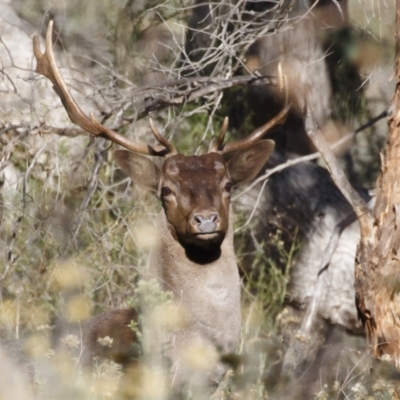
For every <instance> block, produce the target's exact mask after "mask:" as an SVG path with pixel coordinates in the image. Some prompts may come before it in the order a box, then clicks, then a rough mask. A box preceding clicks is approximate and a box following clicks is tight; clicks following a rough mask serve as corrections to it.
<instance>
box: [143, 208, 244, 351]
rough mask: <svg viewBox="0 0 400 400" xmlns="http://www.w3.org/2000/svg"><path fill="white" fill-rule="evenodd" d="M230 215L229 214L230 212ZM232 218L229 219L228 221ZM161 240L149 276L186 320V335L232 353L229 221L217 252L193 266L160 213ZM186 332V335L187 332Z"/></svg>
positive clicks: (236, 324) (236, 312) (234, 284)
mask: <svg viewBox="0 0 400 400" xmlns="http://www.w3.org/2000/svg"><path fill="white" fill-rule="evenodd" d="M230 215H232V213H231V212H230ZM230 218H232V217H230ZM158 221H159V226H158V228H159V232H160V233H161V238H160V240H159V245H158V248H157V249H156V251H154V253H153V254H152V257H151V262H150V264H151V269H150V272H151V274H152V275H153V274H154V275H155V276H156V278H157V279H158V280H159V282H160V283H161V285H162V287H163V288H164V290H169V291H172V292H173V294H174V298H175V300H176V302H177V304H179V306H180V307H182V308H183V310H184V312H185V313H186V314H187V316H188V318H189V323H188V330H187V331H186V333H187V334H189V335H197V336H199V337H201V338H205V339H207V340H210V341H212V342H213V344H214V345H216V346H217V347H218V348H220V349H221V350H222V351H223V352H233V351H234V350H235V347H236V344H237V340H238V338H239V331H240V279H239V274H238V268H237V264H236V258H235V253H234V247H233V228H232V221H230V223H229V228H228V231H227V233H226V236H225V239H224V241H223V243H222V245H221V247H220V249H219V256H218V257H217V254H216V253H215V251H216V250H215V249H211V252H212V253H213V254H210V255H209V259H210V262H203V261H204V260H206V259H207V257H208V255H207V251H209V250H207V248H204V249H203V251H204V254H205V255H204V259H203V260H202V261H201V263H197V262H196V261H194V260H193V258H192V257H190V255H189V257H188V254H187V251H186V250H185V249H184V248H183V247H182V245H181V244H180V243H179V242H178V241H177V240H176V239H175V238H174V237H173V235H172V234H171V231H170V229H169V227H168V222H167V220H166V217H165V214H164V212H161V213H160V215H159V219H158ZM189 331H190V332H189Z"/></svg>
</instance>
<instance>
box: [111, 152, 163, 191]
mask: <svg viewBox="0 0 400 400" xmlns="http://www.w3.org/2000/svg"><path fill="white" fill-rule="evenodd" d="M114 159H115V162H116V163H117V164H118V166H119V167H120V168H121V169H122V171H123V173H124V174H125V175H126V176H129V178H131V179H132V181H133V182H134V183H135V184H136V185H138V186H140V187H141V188H143V189H146V190H151V191H155V192H157V189H158V183H159V181H160V169H159V168H158V166H157V165H156V164H154V163H153V161H151V160H150V159H149V158H147V157H144V156H141V155H140V154H137V153H132V152H130V151H126V150H115V151H114Z"/></svg>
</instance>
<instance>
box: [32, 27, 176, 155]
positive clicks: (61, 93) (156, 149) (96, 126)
mask: <svg viewBox="0 0 400 400" xmlns="http://www.w3.org/2000/svg"><path fill="white" fill-rule="evenodd" d="M52 34H53V21H50V22H49V26H48V28H47V33H46V48H45V52H44V53H42V51H41V49H40V43H39V38H38V36H34V37H33V52H34V54H35V58H36V60H37V66H36V72H37V73H39V74H41V75H43V76H45V77H46V78H48V79H49V80H50V81H51V83H52V84H53V89H54V90H55V92H56V93H57V95H58V97H59V98H60V99H61V102H62V103H63V106H64V108H65V109H66V111H67V113H68V115H69V117H70V119H71V121H72V122H73V123H74V124H76V125H78V126H80V127H81V128H82V129H84V130H85V131H87V132H89V133H90V134H92V135H94V136H99V137H103V138H105V139H108V140H111V141H112V142H113V143H117V144H119V145H121V146H123V147H125V148H126V149H128V150H131V151H133V152H136V153H141V154H147V155H152V156H160V157H163V156H166V155H167V154H168V155H172V154H176V153H177V151H176V149H175V147H174V146H173V145H172V144H170V143H169V142H168V140H167V139H165V138H164V137H162V136H161V134H160V133H159V132H158V131H157V130H156V129H155V128H154V126H153V124H152V123H151V129H152V131H153V134H154V136H155V137H156V139H157V140H158V141H159V142H160V143H161V144H162V146H152V145H148V144H142V143H136V142H133V141H131V140H129V139H127V138H125V137H124V136H122V135H120V134H119V133H118V132H116V131H114V130H112V129H110V128H107V127H106V126H104V125H101V124H100V123H99V122H97V121H96V120H95V119H94V117H93V116H91V117H90V118H89V117H88V116H87V115H86V114H85V113H84V112H83V111H82V110H81V108H80V107H79V106H78V104H77V103H76V101H75V100H74V98H73V97H72V95H71V93H70V91H69V90H68V87H67V85H66V83H65V81H64V79H63V77H62V75H61V73H60V71H59V69H58V67H57V64H56V60H55V57H54V53H53V40H52Z"/></svg>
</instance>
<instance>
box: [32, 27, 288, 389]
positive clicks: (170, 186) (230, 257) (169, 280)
mask: <svg viewBox="0 0 400 400" xmlns="http://www.w3.org/2000/svg"><path fill="white" fill-rule="evenodd" d="M33 43H34V54H35V57H36V60H37V68H36V72H38V73H39V74H42V75H44V76H45V77H47V78H48V79H49V80H50V81H51V82H52V83H53V85H54V90H55V91H56V93H57V94H58V96H59V97H60V99H61V101H62V103H63V105H64V107H65V109H66V111H67V112H68V115H69V117H70V119H71V120H72V122H74V123H75V124H77V125H79V126H80V127H81V128H83V129H84V130H85V131H87V132H89V133H90V134H92V135H93V136H99V137H103V138H106V139H108V140H111V141H112V142H114V143H116V144H119V145H122V146H123V147H125V148H126V149H128V150H129V151H126V150H116V151H115V152H114V158H115V161H116V163H117V164H118V165H119V166H120V167H121V169H122V170H123V172H124V173H125V174H126V175H128V176H129V177H130V178H131V179H132V180H133V181H134V182H135V183H136V184H137V185H138V186H140V187H142V188H145V189H148V190H151V191H153V192H155V193H157V196H158V197H159V198H160V200H161V203H162V210H161V212H160V214H159V218H158V229H159V232H160V240H159V243H158V245H157V248H156V249H155V250H154V251H153V254H152V258H151V260H152V261H151V263H150V264H151V273H152V274H153V275H154V276H156V277H157V279H158V281H159V282H160V285H161V286H162V287H163V289H165V290H168V291H172V293H173V296H174V300H175V302H176V304H177V305H178V307H179V308H180V309H181V310H183V311H184V314H185V315H186V319H185V324H184V326H183V327H182V326H181V328H180V329H176V330H175V331H173V332H171V333H170V337H169V341H170V344H171V348H170V352H169V358H170V360H171V364H172V368H171V372H172V375H173V379H174V383H175V385H178V386H180V385H181V384H182V383H187V382H188V381H189V380H190V377H188V376H187V375H188V368H187V364H186V361H185V359H186V358H185V353H186V351H187V350H188V349H189V348H190V347H191V346H192V345H197V344H199V343H200V344H203V345H205V346H208V347H211V348H213V349H214V350H215V351H216V354H219V355H222V354H229V353H233V352H234V351H235V348H236V345H237V343H238V339H239V331H240V321H241V316H240V279H239V274H238V268H237V264H236V259H235V252H234V246H233V227H232V210H231V205H230V193H231V190H232V188H233V187H234V186H235V185H238V184H241V183H244V182H248V181H250V180H252V179H253V178H254V177H255V176H256V175H257V174H258V172H259V171H260V169H261V168H262V167H263V165H265V163H266V161H267V159H268V158H269V156H270V154H271V152H272V151H273V148H274V142H273V141H271V140H260V139H261V138H262V136H263V135H264V134H265V133H266V132H267V131H268V130H269V129H270V128H272V127H273V126H274V125H276V124H278V123H279V122H280V121H281V120H283V118H284V116H285V114H286V112H287V110H284V111H282V112H281V113H280V114H279V115H277V116H276V117H275V118H274V119H273V120H271V121H270V122H269V123H267V124H265V125H264V126H262V127H261V128H259V129H257V130H256V131H254V132H253V133H252V134H251V135H250V136H249V137H248V138H246V139H243V140H240V141H237V142H235V143H228V144H224V143H223V142H224V135H225V132H226V130H227V125H228V120H227V119H225V121H224V124H223V126H222V128H221V131H220V133H219V135H218V138H217V139H216V141H215V142H214V143H213V145H212V147H211V151H210V152H209V153H207V154H204V155H199V156H184V155H181V154H178V152H177V150H176V148H175V147H174V146H173V145H172V144H171V143H169V142H168V141H167V140H166V139H165V138H164V137H163V136H162V135H161V134H160V133H159V132H158V130H157V129H156V128H155V126H154V124H153V123H152V121H151V119H150V126H151V130H152V132H153V134H154V136H155V137H156V139H157V140H158V141H159V142H160V145H154V146H153V145H144V144H139V143H134V142H132V141H130V140H128V139H126V138H125V137H123V136H121V135H120V134H118V133H117V132H116V131H113V130H111V129H109V128H107V127H106V126H103V125H101V124H99V123H98V122H97V121H96V120H95V119H94V118H93V117H92V118H89V117H88V116H87V115H85V114H84V113H83V111H82V110H81V109H80V108H79V106H78V105H77V103H76V102H75V100H74V99H73V98H72V96H71V94H70V92H69V90H68V88H67V86H66V84H65V82H64V80H63V78H62V76H61V74H60V72H59V70H58V68H57V65H56V62H55V58H54V54H53V51H52V22H50V24H49V27H48V30H47V36H46V50H45V53H44V54H43V53H42V52H41V50H40V45H39V39H38V37H35V38H34V42H33ZM141 154H144V155H150V156H162V157H165V161H164V163H163V165H162V167H161V168H160V167H158V166H157V164H155V163H153V161H151V160H150V159H149V158H147V157H144V156H143V155H141ZM133 318H135V312H134V311H133V310H115V311H110V312H108V313H104V314H101V315H98V316H95V317H93V319H91V320H90V321H88V322H87V323H86V324H85V332H84V336H85V339H84V343H85V346H86V347H87V348H86V354H89V355H90V356H92V355H95V354H97V353H98V349H97V347H96V346H98V344H97V339H98V338H99V337H102V336H110V337H111V338H113V339H114V341H115V343H114V344H113V346H114V347H113V348H112V349H111V350H110V354H108V355H110V356H113V355H115V354H116V353H119V352H122V353H124V352H125V351H126V349H127V348H129V346H128V347H127V342H128V344H129V343H130V341H133V340H134V339H135V335H134V333H133V332H132V330H131V329H130V328H129V327H128V324H129V322H130V321H131V320H132V319H133ZM120 350H121V351H120ZM226 370H227V366H226V365H225V364H223V363H222V362H221V361H219V359H218V358H217V359H216V360H215V362H210V365H209V366H208V367H207V369H206V371H204V373H203V375H202V376H201V380H202V382H204V383H205V385H206V387H207V388H208V389H207V391H208V392H211V391H213V390H215V389H216V387H217V386H218V384H219V382H220V381H221V379H222V378H223V376H224V374H225V372H226Z"/></svg>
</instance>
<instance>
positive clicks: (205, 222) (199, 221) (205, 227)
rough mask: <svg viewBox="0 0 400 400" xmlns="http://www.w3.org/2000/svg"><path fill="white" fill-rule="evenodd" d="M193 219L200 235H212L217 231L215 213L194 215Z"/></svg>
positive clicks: (216, 215)
mask: <svg viewBox="0 0 400 400" xmlns="http://www.w3.org/2000/svg"><path fill="white" fill-rule="evenodd" d="M193 219H194V221H195V225H197V228H198V229H199V231H200V232H201V233H212V232H215V230H216V229H217V222H218V219H219V216H218V214H217V213H211V214H195V215H193Z"/></svg>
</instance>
